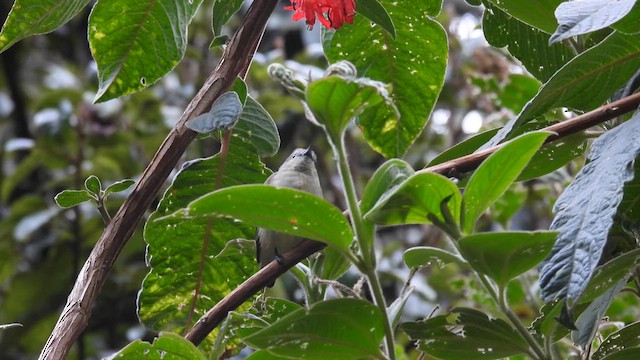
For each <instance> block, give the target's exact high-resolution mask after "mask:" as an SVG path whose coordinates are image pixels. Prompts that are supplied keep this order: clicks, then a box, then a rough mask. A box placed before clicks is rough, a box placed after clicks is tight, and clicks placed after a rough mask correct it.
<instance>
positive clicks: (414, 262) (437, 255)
mask: <svg viewBox="0 0 640 360" xmlns="http://www.w3.org/2000/svg"><path fill="white" fill-rule="evenodd" d="M403 257H404V263H405V264H407V266H408V267H410V268H412V269H414V268H419V267H425V266H429V265H431V264H432V263H433V262H434V260H435V262H436V263H438V264H442V265H446V264H451V263H454V264H458V265H460V267H462V268H464V269H468V268H469V264H468V263H467V262H466V261H464V259H463V258H461V257H460V256H458V255H455V254H452V253H450V252H448V251H446V250H442V249H440V248H435V247H431V246H416V247H413V248H411V249H408V250H407V251H405V252H404V256H403Z"/></svg>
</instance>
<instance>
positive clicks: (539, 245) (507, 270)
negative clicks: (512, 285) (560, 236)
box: [458, 231, 557, 288]
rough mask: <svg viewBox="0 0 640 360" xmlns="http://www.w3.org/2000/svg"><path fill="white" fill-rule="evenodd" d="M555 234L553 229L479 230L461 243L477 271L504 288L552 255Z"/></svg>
mask: <svg viewBox="0 0 640 360" xmlns="http://www.w3.org/2000/svg"><path fill="white" fill-rule="evenodd" d="M556 235H557V233H556V232H552V231H536V232H524V231H523V232H499V233H478V234H473V235H469V236H465V237H463V238H462V239H460V241H459V242H458V244H459V246H460V253H461V254H462V256H463V257H464V258H465V259H466V260H467V261H468V262H469V264H470V265H471V267H472V268H473V269H474V270H476V271H477V272H479V273H481V274H485V275H488V276H489V277H490V278H492V279H493V280H495V282H496V283H497V284H498V286H500V287H501V288H504V287H505V286H506V285H507V283H508V282H509V281H510V280H512V279H514V278H515V277H517V276H518V275H521V274H522V273H524V272H526V271H528V270H531V269H532V268H534V267H535V266H536V265H538V264H539V263H540V262H541V261H542V260H544V259H545V258H546V257H547V255H549V252H550V251H551V248H552V247H553V244H554V243H555V241H556Z"/></svg>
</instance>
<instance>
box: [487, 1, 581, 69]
mask: <svg viewBox="0 0 640 360" xmlns="http://www.w3.org/2000/svg"><path fill="white" fill-rule="evenodd" d="M516 2H519V0H516ZM512 3H514V2H513V1H512ZM522 5H524V7H525V8H526V7H527V6H528V5H529V2H526V3H524V2H522ZM551 13H553V10H552V11H551ZM551 16H553V15H551ZM551 19H553V17H551ZM555 26H556V24H555V21H554V23H553V28H552V29H551V30H550V31H549V33H552V32H553V30H554V29H555ZM482 29H483V30H484V36H485V37H486V39H487V41H488V42H489V44H490V45H492V46H494V47H497V48H502V47H507V50H508V51H509V53H511V54H512V55H513V56H515V57H516V58H517V59H518V60H520V61H521V62H522V65H524V67H525V68H526V69H527V70H528V71H529V72H530V73H531V75H533V76H535V78H536V79H538V80H540V81H547V79H549V78H550V77H551V76H552V75H553V74H555V72H556V71H558V69H560V68H561V67H562V66H564V64H566V63H567V62H568V61H569V60H570V59H571V58H573V57H574V56H575V54H574V53H573V52H572V51H571V50H570V49H569V48H567V47H566V46H564V45H562V44H554V45H552V46H549V37H550V35H549V34H547V33H545V32H543V31H540V30H537V29H535V28H532V27H531V26H529V25H527V24H525V23H523V22H522V21H520V20H518V19H516V18H513V17H511V16H509V15H508V14H506V13H505V12H504V11H502V10H500V9H499V8H498V7H495V6H493V5H490V4H489V6H487V9H486V10H485V12H484V15H483V16H482Z"/></svg>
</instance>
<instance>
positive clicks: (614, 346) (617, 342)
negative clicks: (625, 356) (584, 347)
mask: <svg viewBox="0 0 640 360" xmlns="http://www.w3.org/2000/svg"><path fill="white" fill-rule="evenodd" d="M638 346H640V322H634V323H632V324H629V325H627V326H625V327H623V328H622V329H620V330H618V331H614V332H613V333H611V334H610V335H609V336H607V338H606V339H604V341H603V342H602V344H600V346H599V347H598V350H596V351H595V352H594V353H593V355H592V357H591V358H592V359H593V360H600V359H603V358H605V357H606V358H607V359H609V357H607V356H608V355H611V354H615V353H618V352H620V351H622V350H624V349H628V348H634V347H635V348H636V349H634V350H636V351H635V352H634V354H635V356H636V358H637V356H639V355H640V349H638V348H637V347H638ZM629 359H631V358H630V357H629Z"/></svg>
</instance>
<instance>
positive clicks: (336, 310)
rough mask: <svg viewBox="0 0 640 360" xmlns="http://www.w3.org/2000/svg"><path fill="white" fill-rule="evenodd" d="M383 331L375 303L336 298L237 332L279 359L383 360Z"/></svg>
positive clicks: (250, 344)
mask: <svg viewBox="0 0 640 360" xmlns="http://www.w3.org/2000/svg"><path fill="white" fill-rule="evenodd" d="M327 320H330V321H327ZM383 328H384V327H383V320H382V314H380V310H378V308H377V307H376V306H374V305H373V304H371V303H369V302H367V301H364V300H356V299H332V300H327V301H322V302H319V303H316V304H313V305H311V307H310V308H309V309H306V308H302V309H299V310H296V311H294V312H293V313H290V314H289V315H287V316H284V317H282V318H280V319H279V320H277V321H276V322H274V323H273V324H271V325H270V326H268V327H266V328H264V329H262V330H259V331H257V332H253V331H251V332H249V331H245V329H243V328H240V329H238V330H237V333H238V334H239V335H240V337H241V338H242V340H243V341H244V342H245V343H247V344H248V345H249V346H251V347H253V348H256V349H265V350H267V351H268V352H269V353H270V354H271V355H272V356H275V357H277V358H301V357H304V358H305V359H312V360H313V359H318V360H324V359H344V360H348V359H354V360H356V359H382V358H383V356H382V354H381V353H380V342H381V341H382V338H383V337H384V330H383ZM247 333H248V334H247Z"/></svg>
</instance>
